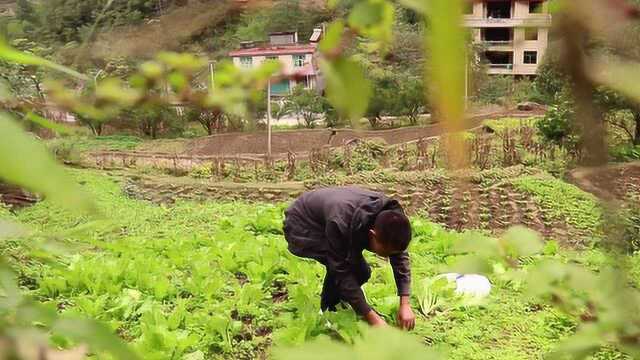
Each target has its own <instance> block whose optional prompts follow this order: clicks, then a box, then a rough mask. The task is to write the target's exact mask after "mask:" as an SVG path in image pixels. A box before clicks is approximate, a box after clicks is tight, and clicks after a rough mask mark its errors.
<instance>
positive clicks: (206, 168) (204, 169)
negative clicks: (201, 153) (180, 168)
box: [189, 164, 213, 179]
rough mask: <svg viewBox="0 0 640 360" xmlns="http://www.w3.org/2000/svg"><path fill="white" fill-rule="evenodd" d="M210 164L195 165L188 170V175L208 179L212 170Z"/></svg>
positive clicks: (211, 174)
mask: <svg viewBox="0 0 640 360" xmlns="http://www.w3.org/2000/svg"><path fill="white" fill-rule="evenodd" d="M211 166H212V165H211V164H203V165H201V166H196V167H194V168H193V169H191V171H190V172H189V176H190V177H192V178H196V179H209V178H210V177H212V176H213V172H212V171H211Z"/></svg>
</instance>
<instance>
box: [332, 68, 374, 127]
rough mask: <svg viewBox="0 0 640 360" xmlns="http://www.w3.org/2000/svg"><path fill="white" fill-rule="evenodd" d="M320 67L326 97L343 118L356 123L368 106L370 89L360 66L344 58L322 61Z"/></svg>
mask: <svg viewBox="0 0 640 360" xmlns="http://www.w3.org/2000/svg"><path fill="white" fill-rule="evenodd" d="M320 67H321V68H322V71H323V72H324V74H325V78H326V82H327V96H328V98H329V101H330V102H331V104H332V105H333V106H334V107H335V108H336V110H337V111H338V112H340V113H341V114H342V115H343V117H345V118H348V119H351V120H352V121H357V120H360V119H361V118H362V116H363V115H364V113H365V112H366V111H367V107H368V106H369V99H370V98H371V94H372V89H371V84H370V82H369V80H368V79H366V77H365V75H364V70H363V69H362V66H360V64H358V63H356V62H355V61H353V60H349V59H346V58H338V59H336V60H334V61H331V62H328V61H322V62H321V63H320Z"/></svg>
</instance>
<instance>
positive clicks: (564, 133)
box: [536, 101, 573, 145]
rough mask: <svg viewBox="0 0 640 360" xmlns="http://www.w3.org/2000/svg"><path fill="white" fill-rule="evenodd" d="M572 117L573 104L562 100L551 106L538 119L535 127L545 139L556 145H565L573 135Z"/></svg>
mask: <svg viewBox="0 0 640 360" xmlns="http://www.w3.org/2000/svg"><path fill="white" fill-rule="evenodd" d="M572 117H573V104H571V102H569V101H564V102H562V103H560V104H558V105H554V106H551V107H550V108H549V110H548V111H547V113H546V114H545V116H544V118H543V119H541V120H540V121H538V123H537V124H536V127H537V128H538V132H539V133H540V135H541V136H542V137H543V138H544V139H545V140H546V141H549V142H551V143H554V144H558V145H567V143H568V142H569V141H571V140H572V137H573V135H572V134H573V129H572V126H571V119H572Z"/></svg>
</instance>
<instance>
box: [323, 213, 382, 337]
mask: <svg viewBox="0 0 640 360" xmlns="http://www.w3.org/2000/svg"><path fill="white" fill-rule="evenodd" d="M326 236H327V241H328V242H329V252H328V254H327V271H330V272H331V273H332V274H333V275H334V277H335V279H336V286H337V287H338V291H339V293H340V295H341V297H342V298H343V299H344V300H345V301H347V302H348V303H349V304H350V305H351V307H352V308H353V310H354V311H355V312H356V313H357V314H358V315H360V316H362V317H363V318H364V319H365V320H367V322H368V323H369V324H371V325H380V324H381V323H384V320H382V318H380V316H378V314H377V313H376V312H375V311H374V310H373V309H372V308H371V307H370V306H369V304H367V300H366V299H365V297H364V293H363V292H362V289H361V288H360V285H359V284H358V280H357V279H356V277H355V274H354V273H353V271H352V269H351V267H350V266H349V263H348V261H347V256H348V241H347V240H346V239H344V238H343V236H344V235H343V234H342V232H341V231H340V227H339V226H338V224H337V223H336V222H335V221H329V222H328V223H327V228H326Z"/></svg>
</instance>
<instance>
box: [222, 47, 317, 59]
mask: <svg viewBox="0 0 640 360" xmlns="http://www.w3.org/2000/svg"><path fill="white" fill-rule="evenodd" d="M316 46H317V44H296V45H267V46H262V47H254V48H249V49H239V50H235V51H232V52H230V53H229V56H231V57H238V56H270V55H295V54H310V53H314V52H315V51H316Z"/></svg>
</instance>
